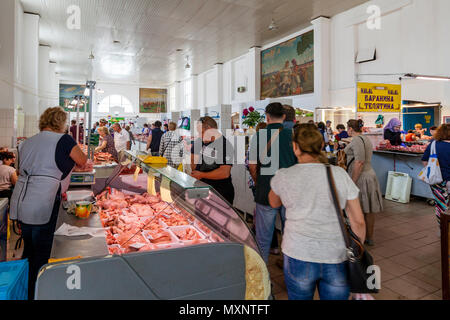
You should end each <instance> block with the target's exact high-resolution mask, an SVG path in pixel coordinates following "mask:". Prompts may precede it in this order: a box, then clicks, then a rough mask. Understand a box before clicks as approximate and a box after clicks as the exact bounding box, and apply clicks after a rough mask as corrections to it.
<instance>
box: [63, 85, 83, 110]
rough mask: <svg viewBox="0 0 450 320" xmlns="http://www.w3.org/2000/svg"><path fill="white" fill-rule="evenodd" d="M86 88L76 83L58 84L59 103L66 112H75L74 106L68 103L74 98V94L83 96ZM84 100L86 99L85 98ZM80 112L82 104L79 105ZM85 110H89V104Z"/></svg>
mask: <svg viewBox="0 0 450 320" xmlns="http://www.w3.org/2000/svg"><path fill="white" fill-rule="evenodd" d="M85 90H86V86H85V85H78V84H60V85H59V105H60V106H61V107H63V108H64V110H65V111H66V112H77V109H76V107H75V106H71V105H70V104H71V103H72V101H73V100H74V99H75V97H76V96H83V97H84V91H85ZM86 100H88V99H87V98H86ZM80 112H84V105H83V106H81V107H80ZM87 112H89V104H88V107H87Z"/></svg>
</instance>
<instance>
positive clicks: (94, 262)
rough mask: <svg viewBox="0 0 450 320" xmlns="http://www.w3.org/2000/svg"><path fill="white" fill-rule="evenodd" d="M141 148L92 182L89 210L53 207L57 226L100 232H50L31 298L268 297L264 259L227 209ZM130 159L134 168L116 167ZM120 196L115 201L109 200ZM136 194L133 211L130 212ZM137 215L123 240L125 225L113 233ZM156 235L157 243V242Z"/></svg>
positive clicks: (241, 223) (207, 190)
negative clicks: (94, 210) (47, 256)
mask: <svg viewBox="0 0 450 320" xmlns="http://www.w3.org/2000/svg"><path fill="white" fill-rule="evenodd" d="M145 156H146V155H140V154H139V152H136V151H127V152H125V153H124V154H123V155H122V157H121V161H120V165H119V166H118V167H117V168H116V170H115V171H114V173H113V174H112V175H111V176H110V177H108V178H107V179H102V178H99V179H97V180H96V184H95V185H94V186H93V188H92V191H93V195H94V196H95V198H96V200H97V205H98V206H99V208H100V209H99V213H98V214H92V215H91V217H90V218H89V219H87V220H80V219H78V218H76V217H75V216H73V215H71V214H69V213H68V212H67V210H65V209H63V208H61V210H60V213H59V218H58V223H57V230H58V229H59V228H60V226H61V225H63V224H66V225H69V226H76V227H90V228H97V230H98V228H104V235H101V236H96V237H90V236H78V237H67V236H63V235H55V238H54V242H53V248H52V253H51V260H50V261H51V262H52V263H49V264H48V265H46V266H44V267H43V268H42V269H41V271H40V273H39V276H38V280H37V284H36V295H35V296H36V299H38V300H55V299H56V300H58V299H64V300H72V299H73V300H77V299H117V300H123V299H125V300H127V299H188V300H196V299H199V300H209V299H214V300H240V299H247V300H252V299H257V300H261V299H269V298H270V297H271V290H270V280H269V273H268V270H267V266H266V264H265V263H264V262H263V259H262V258H261V256H260V251H259V248H258V246H257V243H256V240H255V238H254V235H253V234H252V233H251V231H250V229H249V228H248V226H247V224H246V223H245V222H244V220H243V219H242V218H241V217H240V216H239V214H238V213H237V212H236V211H235V210H234V209H233V207H232V206H231V205H230V204H229V203H227V202H226V201H225V200H224V199H223V198H222V197H221V196H220V195H219V194H218V193H217V192H216V191H215V190H214V189H213V188H212V187H210V186H209V185H206V184H204V183H202V182H200V181H198V180H196V179H194V178H192V177H190V176H188V175H186V174H184V173H182V172H179V171H177V170H175V169H173V168H171V167H168V166H164V167H162V166H155V165H148V164H145V163H144V162H143V161H144V160H145V159H144V158H145ZM132 165H134V166H136V167H137V168H141V169H142V173H141V174H138V171H136V174H132V175H121V171H123V170H124V169H125V170H126V169H127V168H129V167H130V166H132ZM119 198H120V199H122V201H125V202H122V203H123V204H124V205H123V206H116V207H115V209H114V206H113V205H112V206H111V202H110V203H109V204H108V201H111V200H114V199H119ZM130 199H131V200H130ZM142 199H149V200H148V201H149V202H146V201H147V200H142ZM138 200H140V201H141V203H140V204H139V205H136V206H135V208H141V209H142V210H143V211H142V212H146V213H144V214H142V216H136V215H133V212H134V213H136V214H137V213H138V212H137V211H133V210H134V209H133V208H132V206H133V204H132V202H133V201H138ZM126 201H128V202H126ZM108 206H109V209H108ZM112 208H113V209H112ZM120 208H122V209H120ZM141 209H139V210H141ZM148 212H150V214H148ZM113 216H114V217H113ZM124 217H127V219H128V220H126V219H125V218H124ZM137 218H138V219H139V226H138V229H136V228H134V229H132V230H129V231H127V232H129V235H130V236H129V239H127V238H126V239H124V238H123V234H124V233H125V232H124V233H121V234H119V233H118V234H113V233H114V232H119V230H118V229H114V228H120V227H121V226H120V223H122V222H123V221H122V219H125V221H131V220H130V219H137ZM180 221H182V222H180ZM130 223H131V222H130ZM122 228H124V225H122ZM125 228H127V227H125ZM161 234H164V235H165V236H166V238H165V241H163V242H158V241H157V239H161V238H160V237H161ZM187 235H190V236H192V235H194V237H193V238H189V236H188V237H186V236H187ZM136 239H138V240H136Z"/></svg>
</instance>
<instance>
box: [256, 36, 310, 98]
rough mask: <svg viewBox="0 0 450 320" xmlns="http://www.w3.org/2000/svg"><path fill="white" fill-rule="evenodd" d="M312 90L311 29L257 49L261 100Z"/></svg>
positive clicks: (305, 92)
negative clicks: (259, 62) (258, 52)
mask: <svg viewBox="0 0 450 320" xmlns="http://www.w3.org/2000/svg"><path fill="white" fill-rule="evenodd" d="M307 93H314V31H313V30H312V31H309V32H306V33H304V34H302V35H300V36H297V37H295V38H293V39H290V40H288V41H285V42H282V43H280V44H277V45H276V46H273V47H271V48H268V49H266V50H263V51H262V52H261V100H264V99H266V98H278V97H287V96H294V95H300V94H307Z"/></svg>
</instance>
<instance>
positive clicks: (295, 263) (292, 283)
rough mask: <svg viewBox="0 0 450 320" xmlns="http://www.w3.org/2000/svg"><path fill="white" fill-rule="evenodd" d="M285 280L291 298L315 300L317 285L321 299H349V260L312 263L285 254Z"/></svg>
mask: <svg viewBox="0 0 450 320" xmlns="http://www.w3.org/2000/svg"><path fill="white" fill-rule="evenodd" d="M284 281H285V282H286V288H287V291H288V298H289V300H313V299H314V293H315V292H316V287H318V288H319V296H320V300H348V299H349V296H350V286H349V285H348V281H347V262H343V263H339V264H325V263H312V262H305V261H301V260H296V259H293V258H290V257H288V256H286V255H284Z"/></svg>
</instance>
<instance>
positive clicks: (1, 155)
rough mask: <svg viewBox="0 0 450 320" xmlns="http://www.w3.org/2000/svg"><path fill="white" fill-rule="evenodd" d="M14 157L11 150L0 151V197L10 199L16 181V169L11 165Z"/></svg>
mask: <svg viewBox="0 0 450 320" xmlns="http://www.w3.org/2000/svg"><path fill="white" fill-rule="evenodd" d="M15 159H16V157H15V155H14V153H12V152H0V161H1V162H2V164H1V165H0V198H8V199H11V195H12V189H13V188H14V185H15V184H16V182H17V172H16V169H14V168H13V167H11V164H13V163H14V161H15Z"/></svg>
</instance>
